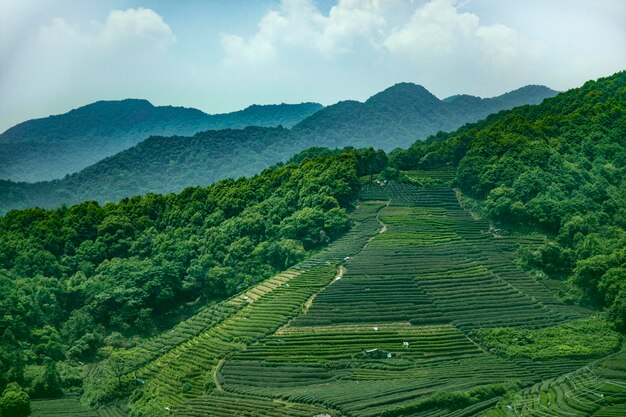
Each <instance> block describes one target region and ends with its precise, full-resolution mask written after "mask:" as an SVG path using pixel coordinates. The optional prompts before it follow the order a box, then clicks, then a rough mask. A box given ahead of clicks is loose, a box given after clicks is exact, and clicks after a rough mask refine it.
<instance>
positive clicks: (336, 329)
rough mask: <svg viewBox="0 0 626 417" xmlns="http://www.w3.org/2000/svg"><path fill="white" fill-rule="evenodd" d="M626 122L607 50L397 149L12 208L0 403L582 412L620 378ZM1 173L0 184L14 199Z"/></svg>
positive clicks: (320, 155)
mask: <svg viewBox="0 0 626 417" xmlns="http://www.w3.org/2000/svg"><path fill="white" fill-rule="evenodd" d="M401 87H402V88H405V87H406V86H401ZM424 91H425V90H424ZM375 97H376V96H375ZM380 99H381V97H377V98H376V99H370V100H373V102H375V101H376V100H380ZM456 100H463V97H460V98H457V99H456ZM353 105H354V104H350V103H343V104H341V106H346V107H349V106H353ZM400 105H402V104H400ZM341 106H340V107H341ZM331 107H332V106H331ZM387 107H389V106H387ZM335 110H336V108H335ZM333 111H334V110H333V109H332V108H330V107H329V108H325V109H324V110H322V111H321V112H319V113H318V114H317V115H314V116H312V117H321V116H323V114H321V113H322V112H333ZM357 113H358V111H357ZM320 114H321V115H320ZM342 117H343V116H342ZM346 117H347V116H346ZM312 120H313V119H311V120H308V121H306V123H313V122H312ZM333 120H334V119H333ZM303 123H304V122H303ZM306 123H305V124H302V125H301V126H300V127H298V126H296V127H295V128H294V129H293V130H288V129H284V128H282V127H278V128H259V127H253V128H247V129H244V130H242V131H229V130H224V131H219V132H206V133H202V134H199V135H196V136H194V137H192V138H182V137H173V138H169V139H168V140H169V142H167V143H166V141H165V139H164V138H158V137H154V138H151V139H148V140H147V141H145V142H143V143H142V144H140V145H139V146H138V147H136V148H133V149H130V150H127V151H126V152H124V153H122V154H120V155H118V156H116V157H115V159H113V158H111V159H109V160H105V161H103V162H102V163H101V164H103V165H100V166H105V165H106V164H113V165H119V167H121V168H120V169H119V170H118V174H116V175H118V176H119V177H124V176H125V175H128V172H129V170H130V168H132V166H134V165H136V164H138V163H139V162H138V161H140V160H141V156H140V155H142V154H141V152H140V151H141V150H142V149H144V148H150V149H152V150H151V151H150V152H157V150H158V152H171V155H173V156H172V158H171V159H170V160H169V162H168V164H171V165H172V168H171V169H172V170H173V171H176V169H177V168H176V167H177V166H179V165H176V164H177V163H179V164H180V165H181V166H182V165H185V164H190V162H191V161H190V159H189V158H191V156H190V155H191V154H190V153H187V150H186V149H188V148H186V145H187V144H188V143H193V144H194V149H200V148H202V149H203V150H202V152H204V153H205V154H206V155H211V153H212V152H216V153H218V154H219V153H220V152H221V151H220V150H219V149H218V151H216V150H215V148H219V147H223V149H226V148H233V149H235V151H234V152H237V149H238V147H241V148H242V149H244V151H242V152H247V151H246V150H247V149H248V148H249V147H256V148H255V149H258V150H259V151H261V150H269V152H271V151H272V149H274V148H273V147H272V146H276V147H280V146H279V145H280V144H284V143H288V142H289V141H291V140H294V137H296V136H295V135H296V133H294V132H297V131H298V129H304V126H306ZM333 123H340V121H338V120H335V121H334V122H333ZM377 123H378V122H377ZM380 124H381V126H380V128H381V129H384V123H382V122H381V123H380ZM320 129H321V128H320ZM307 131H308V132H309V133H307V134H311V135H316V133H313V132H315V129H313V128H310V129H308V128H307ZM242 132H245V133H246V135H248V137H247V139H246V140H247V141H248V142H245V141H244V142H239V139H241V136H240V135H241V134H242ZM433 133H434V132H433ZM205 137H210V138H211V141H206V140H205V141H203V139H204V138H205ZM277 137H279V138H281V140H280V141H279V142H276V141H275V138H277ZM329 137H330V136H329ZM625 137H626V72H619V73H617V74H615V75H612V76H610V77H606V78H601V79H598V80H597V81H589V82H587V83H585V84H584V85H583V86H581V87H580V88H576V89H572V90H570V91H567V92H564V93H560V94H558V95H556V96H555V97H552V98H548V99H546V100H544V101H543V102H542V103H541V104H538V105H524V106H521V107H516V108H514V109H512V110H506V111H502V112H499V113H497V114H493V115H490V116H488V117H487V118H486V119H484V120H481V121H479V122H476V123H473V124H468V125H465V126H463V127H461V128H459V129H458V130H456V131H453V132H449V133H443V132H439V133H437V134H435V135H433V136H430V137H428V138H427V139H426V140H424V141H421V140H418V141H416V142H415V143H413V144H412V145H411V146H410V147H408V148H407V149H395V150H393V151H391V152H389V153H388V154H387V153H385V152H384V151H383V150H375V149H373V148H367V149H354V148H345V149H341V150H339V149H329V148H325V147H321V146H320V147H315V148H309V149H307V150H304V151H303V152H301V153H299V154H296V155H294V156H291V158H290V159H289V157H285V158H284V159H285V160H287V162H284V163H278V164H274V165H273V166H272V167H271V168H267V169H264V170H263V171H262V172H260V173H259V174H257V175H254V176H251V177H241V178H238V179H222V180H220V181H219V182H216V183H215V184H213V185H209V186H206V187H188V188H184V184H185V182H184V181H182V180H181V179H180V178H174V179H172V180H171V181H172V183H171V184H169V186H171V187H174V188H177V189H178V188H180V189H182V191H180V192H179V193H178V194H151V193H147V194H146V191H147V190H149V188H150V187H149V185H148V184H147V183H144V182H143V181H139V180H137V179H136V178H135V179H132V178H131V181H136V183H135V186H136V188H132V190H133V192H136V193H138V194H144V195H142V196H135V197H131V198H122V199H121V200H120V201H119V202H116V203H106V204H103V205H101V204H100V203H98V202H96V201H84V202H81V203H78V204H75V205H70V206H65V205H64V206H61V207H60V208H55V209H42V208H29V209H24V210H12V211H9V212H8V213H6V214H4V215H3V216H2V217H0V236H2V239H0V293H1V294H2V295H3V296H2V298H0V392H1V393H3V394H2V396H0V413H1V414H0V415H1V416H2V417H4V416H5V415H6V416H25V415H27V414H28V413H29V410H30V408H31V407H32V404H34V402H33V403H31V402H30V400H35V399H41V398H52V397H60V396H62V395H63V394H64V393H79V394H82V395H83V403H84V404H88V405H90V406H98V407H105V408H104V409H106V407H108V406H114V407H119V409H122V408H123V409H124V410H126V411H127V412H129V413H130V414H129V415H131V416H133V417H135V416H137V417H139V416H149V417H151V416H159V415H163V410H167V412H168V414H172V415H180V416H193V415H213V414H212V413H217V412H218V411H216V410H225V411H219V412H221V413H222V414H215V415H228V413H229V411H228V410H231V411H232V410H233V408H232V407H235V406H237V404H238V402H239V401H244V402H245V404H246V406H249V407H250V408H251V409H254V410H256V408H255V407H258V409H259V410H260V411H259V413H258V415H286V416H298V417H299V416H311V415H320V416H321V415H331V414H330V413H333V414H332V416H335V415H345V416H358V417H377V416H403V415H418V414H419V413H430V414H428V415H433V416H446V415H459V416H460V415H468V416H469V415H472V416H474V415H475V416H478V415H481V416H486V417H506V416H509V415H512V414H510V413H511V411H510V409H509V408H508V407H511V409H513V406H512V405H511V404H513V405H515V406H517V405H520V406H521V405H523V406H524V407H526V408H527V409H531V408H532V407H533V406H535V405H539V406H544V408H546V409H548V408H550V407H552V409H551V410H571V409H572V408H571V407H572V405H571V404H569V403H568V401H570V399H569V398H570V397H569V396H568V395H563V393H564V392H565V393H566V394H567V393H576V395H578V394H579V393H578V389H579V388H577V387H583V388H580V390H582V391H583V394H580V395H581V398H582V400H580V402H581V403H582V404H583V405H582V406H580V407H581V409H580V410H578V409H576V410H575V411H576V413H578V412H579V411H580V413H579V414H576V413H571V414H572V415H576V416H580V415H591V413H592V412H595V411H598V410H599V409H600V408H602V410H604V411H606V410H605V408H606V407H609V408H610V407H622V406H623V405H624V403H625V402H626V400H625V399H626V392H625V391H624V390H623V386H626V384H624V383H623V382H620V383H616V384H614V385H615V386H612V385H611V386H610V387H609V388H607V387H608V386H609V385H610V384H608V383H606V381H613V380H612V379H610V378H615V380H619V381H626V377H625V374H624V362H623V360H624V357H623V352H622V353H620V350H621V349H622V348H623V344H624V334H625V332H626V147H625V146H624V139H625ZM319 142H320V143H319V144H318V145H325V144H326V145H327V143H325V142H324V140H320V141H319ZM207 144H213V145H214V146H215V147H214V148H212V147H211V146H207ZM330 148H332V146H331V147H330ZM285 149H291V150H293V151H294V153H295V148H285ZM176 155H178V156H180V160H179V161H178V162H176V161H177V160H176V158H175V156H176ZM183 155H186V156H183ZM221 157H222V156H220V157H216V158H217V159H216V160H220V161H221V159H219V158H221ZM199 158H200V157H199ZM251 158H252V157H251ZM258 158H261V157H258ZM200 159H201V158H200ZM249 162H250V161H249V160H237V164H248V163H249ZM204 163H205V162H203V161H198V162H197V165H196V166H195V169H197V172H201V171H202V170H203V169H204V170H206V172H207V175H210V174H209V172H211V171H210V169H209V168H210V167H209V168H207V167H206V166H205V165H203V164H204ZM272 163H275V161H274V162H271V161H270V160H263V161H262V163H261V162H259V164H258V165H254V163H253V162H250V166H251V167H255V170H256V171H257V172H258V171H260V169H261V168H262V165H264V164H267V165H271V164H272ZM96 167H97V166H94V167H91V168H89V169H91V170H92V174H90V175H91V178H97V177H100V176H103V175H102V171H98V170H97V168H96ZM129 167H130V168H129ZM225 169H226V171H224V172H227V173H228V175H233V176H234V177H237V176H238V175H235V172H238V171H237V169H238V167H237V166H236V165H232V166H230V167H228V168H225ZM144 170H145V172H151V173H152V174H153V175H154V177H153V179H154V181H155V182H164V181H167V179H166V177H167V176H168V171H167V169H166V168H165V167H163V166H162V165H159V164H157V163H154V164H152V163H151V162H149V161H146V162H145V166H144ZM86 171H87V170H86ZM86 171H83V172H86ZM79 175H83V177H79V176H70V177H68V178H66V179H65V180H63V181H65V182H64V183H63V184H67V185H63V187H67V188H63V189H62V190H65V191H64V192H66V193H67V194H66V195H70V193H75V194H74V197H72V198H76V199H77V200H81V199H84V200H87V199H89V198H92V197H89V196H88V195H86V194H81V193H83V192H84V190H86V189H94V188H96V189H99V188H98V187H99V184H101V183H99V182H97V181H95V180H94V181H93V182H84V185H81V183H80V182H75V183H73V182H72V181H73V180H72V178H75V179H76V181H79V180H78V178H85V177H84V175H85V174H79ZM194 175H196V174H194ZM197 175H198V176H193V177H190V178H193V180H198V179H199V178H200V174H197ZM112 178H115V176H114V177H112ZM80 181H83V180H82V179H81V180H80ZM58 184H61V182H58ZM117 184H118V183H117V182H116V180H114V179H110V183H108V186H110V187H111V188H109V189H108V190H106V191H105V190H101V189H99V190H100V191H99V192H101V193H103V195H104V193H111V192H112V191H111V190H113V189H114V187H116V185H117ZM15 186H16V185H15V184H14V183H9V182H6V183H3V184H2V187H4V188H3V194H2V195H3V196H4V198H5V199H9V198H14V199H15V200H16V201H17V200H19V199H21V198H23V196H21V195H20V194H19V193H21V192H22V191H20V189H19V187H17V189H15V190H14V191H13V192H12V194H9V193H8V192H6V193H5V192H4V190H10V189H13V188H11V187H15ZM83 186H84V187H85V188H84V189H81V187H83ZM33 187H37V185H33ZM55 192H61V191H58V190H57V191H55ZM42 193H43V191H42ZM41 195H42V196H44V195H45V194H41ZM110 195H111V194H106V196H107V197H102V195H101V196H98V198H100V197H102V198H111V197H110ZM114 195H116V196H117V197H120V198H121V197H122V196H123V193H120V194H114ZM7 196H8V197H7ZM41 198H42V199H43V198H44V197H41ZM32 201H33V202H34V204H39V203H40V201H43V200H37V199H33V200H32ZM70 201H72V200H70ZM459 204H461V205H462V206H461V205H459ZM294 267H297V268H295V269H294ZM485 306H488V307H489V309H487V308H485ZM499 309H502V310H499ZM177 324H178V326H176V325H177ZM347 335H350V336H351V337H348V336H347ZM620 355H621V356H620ZM585 367H586V368H585ZM592 369H593V371H592ZM587 370H589V371H588V372H587ZM591 373H593V375H592V374H591ZM102 375H106V378H105V379H106V382H101V381H102V380H103V379H99V378H104V377H102ZM565 376H566V377H565ZM437 378H440V379H437ZM600 378H604V379H600ZM441 381H444V382H441ZM570 381H575V382H573V385H571V383H570ZM597 381H601V382H597ZM596 382H597V383H596ZM620 384H622V385H620ZM329 387H332V388H329ZM585 387H592V388H585ZM577 398H578V397H577ZM589 398H591V399H589ZM599 398H602V400H600V399H599ZM592 400H593V401H592ZM601 401H605V402H601ZM127 406H128V407H129V408H128V409H126V408H125V407H127ZM561 406H562V407H563V408H558V409H557V407H561ZM228 407H231V408H228ZM116 409H118V408H116ZM173 409H174V410H173ZM607 409H608V408H607ZM197 410H201V411H202V410H205V411H204V414H201V411H197ZM520 410H523V408H520ZM581 410H582V411H581ZM590 410H591V411H590ZM612 410H613V408H610V409H609V411H612ZM615 410H617V412H616V414H614V415H619V413H620V411H621V410H622V409H621V408H616V409H615ZM174 411H176V413H178V414H175V413H174ZM196 411H197V412H198V413H200V414H194V413H196ZM239 411H241V410H239ZM170 412H171V413H170ZM554 412H555V413H556V414H555V415H559V413H560V412H561V411H554ZM337 413H340V414H337ZM454 413H457V414H454ZM122 415H123V414H122ZM249 415H251V416H252V415H255V414H254V413H250V414H249ZM531 415H534V414H532V413H531ZM550 415H552V414H550ZM598 415H603V416H604V415H606V416H610V415H613V414H610V413H609V412H607V414H598Z"/></svg>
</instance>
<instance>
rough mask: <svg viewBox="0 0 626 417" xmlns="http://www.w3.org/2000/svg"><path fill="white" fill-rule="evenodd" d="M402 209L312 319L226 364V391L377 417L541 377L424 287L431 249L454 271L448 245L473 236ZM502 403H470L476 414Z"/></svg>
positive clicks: (390, 210) (352, 262)
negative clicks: (420, 274)
mask: <svg viewBox="0 0 626 417" xmlns="http://www.w3.org/2000/svg"><path fill="white" fill-rule="evenodd" d="M390 187H391V186H389V187H386V188H387V189H389V188H390ZM404 201H405V202H406V201H407V200H404ZM402 204H403V203H402V202H398V201H397V200H396V199H394V200H392V205H391V206H389V207H385V208H383V209H382V210H381V211H380V212H379V219H380V221H382V222H383V223H384V224H385V227H386V229H385V232H384V233H382V234H379V235H377V236H376V237H375V238H374V239H372V240H371V241H370V242H369V243H368V244H367V246H366V247H365V249H364V250H363V251H362V252H360V253H359V254H357V255H355V256H353V257H351V258H350V259H348V260H346V261H345V267H346V272H345V274H344V275H343V276H341V277H337V278H339V279H335V280H334V281H332V282H331V283H330V284H329V285H328V286H326V287H325V288H324V289H322V290H321V291H320V292H319V293H318V294H317V296H316V297H315V299H314V301H313V303H312V305H311V307H310V308H309V309H308V310H307V311H306V313H305V314H301V315H300V316H298V317H297V318H296V319H295V320H294V321H292V322H291V323H290V325H289V326H288V327H287V328H283V329H281V331H280V332H278V333H276V334H274V335H272V336H269V337H266V338H264V339H261V340H260V341H259V342H258V343H256V344H254V345H251V346H249V347H248V348H246V349H245V350H242V351H240V352H239V353H237V354H235V355H234V356H232V357H230V358H228V359H227V360H226V362H225V363H224V365H223V366H222V367H221V375H222V377H223V387H224V389H225V390H227V391H229V392H234V393H238V394H241V395H256V396H262V397H271V398H276V399H280V400H287V401H290V402H303V403H307V404H322V405H325V406H329V407H331V408H333V409H336V410H338V411H340V412H341V413H342V414H343V415H347V416H377V415H379V414H380V413H382V412H387V411H388V410H393V409H394V408H396V407H398V408H400V407H402V405H403V404H404V405H406V404H413V403H419V402H420V401H423V400H424V399H426V398H429V397H430V396H432V395H435V394H436V393H438V392H442V391H463V390H465V389H469V388H472V387H476V386H482V385H490V384H498V383H505V382H508V381H519V382H520V383H521V384H525V385H529V384H532V383H533V382H535V381H538V380H539V378H538V377H537V376H536V375H535V374H534V373H532V372H530V371H527V370H525V369H524V368H522V367H520V366H518V365H516V364H515V363H512V362H510V361H506V360H504V359H502V358H499V357H497V356H495V355H492V354H489V353H488V352H485V351H484V350H482V349H480V348H479V346H477V345H476V344H475V343H474V342H473V341H472V340H471V339H469V338H468V337H467V336H466V335H465V334H464V333H463V332H461V331H460V330H459V329H458V328H456V327H455V326H453V325H451V324H449V323H450V318H449V317H448V314H447V312H446V311H445V310H443V309H441V308H439V307H438V306H437V305H436V303H435V302H433V298H432V297H431V296H429V295H428V294H427V292H426V291H424V290H423V289H421V287H420V282H419V280H417V279H416V271H419V270H420V268H426V267H428V266H429V264H428V263H427V262H430V261H431V259H424V251H426V252H427V253H429V254H430V253H431V252H432V253H434V252H436V251H437V250H439V251H440V253H439V257H440V258H439V261H437V262H434V264H435V265H439V266H440V267H441V271H444V272H445V270H446V268H447V262H448V261H447V259H446V258H447V257H448V256H449V255H450V251H449V249H447V248H446V247H447V246H449V245H452V244H453V243H454V242H462V241H463V237H462V236H460V235H459V234H458V233H456V232H455V230H454V224H450V223H449V220H448V219H446V218H445V216H437V215H433V213H432V211H431V207H430V206H427V207H426V208H424V207H409V206H406V205H402ZM404 204H406V203H404ZM450 205H451V206H452V204H450ZM457 206H458V205H457ZM453 249H454V248H453ZM425 261H426V262H425ZM479 261H480V260H479V259H473V260H472V262H473V263H476V262H479ZM483 268H484V267H483ZM494 370H497V371H494ZM494 401H495V397H494V398H485V399H481V400H480V401H478V402H476V403H472V404H468V405H467V410H468V413H475V412H478V411H480V410H481V409H484V408H487V407H489V406H493V405H494ZM463 408H465V407H463ZM431 411H432V413H433V414H432V415H441V416H444V415H449V414H450V413H451V412H457V411H459V412H460V409H459V410H456V408H455V407H453V409H452V410H451V409H450V408H449V407H448V405H447V404H443V405H439V406H436V407H434V408H433V409H432V410H431ZM398 415H400V414H398ZM419 415H422V414H419ZM459 415H461V414H459Z"/></svg>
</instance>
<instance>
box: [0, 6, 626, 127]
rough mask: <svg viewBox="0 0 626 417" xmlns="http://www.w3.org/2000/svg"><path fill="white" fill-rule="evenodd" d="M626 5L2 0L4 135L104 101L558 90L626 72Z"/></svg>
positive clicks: (194, 103)
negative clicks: (406, 87)
mask: <svg viewBox="0 0 626 417" xmlns="http://www.w3.org/2000/svg"><path fill="white" fill-rule="evenodd" d="M624 22H626V2H625V1H623V0H587V1H585V0H510V1H502V0H319V1H316V0H250V1H238V0H189V1H184V0H178V1H165V0H145V1H139V0H111V1H96V0H83V1H69V0H0V131H4V130H5V129H6V128H8V127H10V126H12V125H14V124H16V123H19V122H21V121H24V120H27V119H30V118H34V117H43V116H47V115H49V114H59V113H64V112H66V111H68V110H70V109H72V108H75V107H79V106H81V105H84V104H87V103H90V102H93V101H96V100H103V99H122V98H127V97H136V98H146V99H148V100H150V101H151V102H152V103H153V104H155V105H168V104H171V105H178V106H187V107H196V108H199V109H201V110H203V111H206V112H209V113H219V112H228V111H233V110H237V109H240V108H243V107H246V106H247V105H249V104H252V103H260V104H267V103H280V102H289V103H296V102H302V101H317V102H321V103H322V104H332V103H334V102H336V101H339V100H344V99H357V100H364V99H366V98H367V97H369V96H370V95H372V94H374V93H376V92H378V91H380V90H382V89H384V88H386V87H389V86H390V85H392V84H394V83H397V82H402V81H410V82H415V83H418V84H422V85H424V86H425V87H426V88H428V89H429V90H430V91H431V92H433V93H434V94H435V95H437V96H438V97H440V98H443V97H446V96H449V95H453V94H458V93H467V94H474V95H479V96H483V97H487V96H494V95H498V94H501V93H503V92H506V91H510V90H512V89H515V88H518V87H520V86H523V85H526V84H545V85H548V86H550V87H552V88H555V89H558V90H565V89H568V88H572V87H576V86H578V85H580V84H582V83H583V82H584V81H586V80H588V79H593V78H597V77H600V76H605V75H610V74H612V73H614V72H616V71H619V70H623V69H625V68H626V25H625V24H624Z"/></svg>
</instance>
